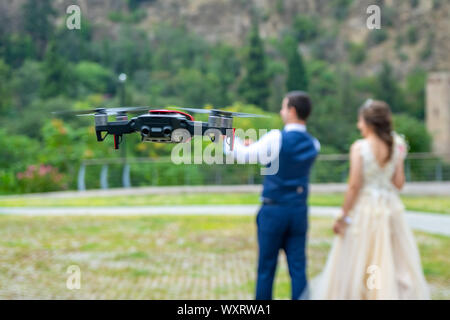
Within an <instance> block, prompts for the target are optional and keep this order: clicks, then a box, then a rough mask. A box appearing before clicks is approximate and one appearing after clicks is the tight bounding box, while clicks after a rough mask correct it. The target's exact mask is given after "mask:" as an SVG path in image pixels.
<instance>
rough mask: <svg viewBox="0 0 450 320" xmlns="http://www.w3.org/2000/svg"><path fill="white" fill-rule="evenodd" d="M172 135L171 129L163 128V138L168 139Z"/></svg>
mask: <svg viewBox="0 0 450 320" xmlns="http://www.w3.org/2000/svg"><path fill="white" fill-rule="evenodd" d="M171 133H172V127H164V128H163V134H164V136H165V137H170V135H171Z"/></svg>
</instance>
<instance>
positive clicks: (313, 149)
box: [228, 91, 320, 300]
mask: <svg viewBox="0 0 450 320" xmlns="http://www.w3.org/2000/svg"><path fill="white" fill-rule="evenodd" d="M311 110H312V104H311V101H310V98H309V96H308V95H307V94H306V93H305V92H302V91H293V92H290V93H288V94H287V95H286V96H285V98H284V99H283V103H282V108H281V111H280V115H281V118H282V119H283V122H284V123H285V127H284V129H283V130H282V131H280V130H271V131H270V132H269V133H267V134H266V135H264V136H263V137H262V138H261V139H260V140H258V141H257V142H255V143H248V142H245V143H242V142H241V141H240V140H239V139H238V138H236V141H235V146H234V150H233V151H232V152H233V154H234V157H235V158H241V159H242V158H244V159H245V158H246V159H248V158H250V157H256V158H257V159H258V161H259V162H260V163H262V164H264V165H268V167H273V166H274V163H276V166H275V168H276V169H277V170H272V171H273V172H272V174H268V175H266V176H265V179H264V184H263V192H262V197H261V201H262V206H261V208H260V210H259V212H258V214H257V217H256V224H257V229H258V247H259V252H258V253H259V254H258V278H257V284H256V299H257V300H270V299H272V291H273V280H274V276H275V271H276V267H277V260H278V253H279V250H280V249H283V250H284V251H285V253H286V257H287V263H288V267H289V274H290V277H291V289H292V290H291V291H292V299H293V300H294V299H295V300H296V299H303V298H307V280H306V237H307V230H308V205H307V197H308V187H309V174H310V170H311V167H312V165H313V163H314V160H315V159H316V156H317V154H318V152H319V150H320V144H319V142H318V141H317V139H315V138H314V137H312V136H311V135H310V134H308V132H307V131H306V120H307V119H308V117H309V115H310V113H311ZM269 149H270V150H269ZM228 153H230V151H229V150H228ZM267 154H269V156H267Z"/></svg>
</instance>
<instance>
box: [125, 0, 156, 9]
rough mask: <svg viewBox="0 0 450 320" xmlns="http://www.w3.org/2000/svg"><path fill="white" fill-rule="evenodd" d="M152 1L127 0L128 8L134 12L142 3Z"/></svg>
mask: <svg viewBox="0 0 450 320" xmlns="http://www.w3.org/2000/svg"><path fill="white" fill-rule="evenodd" d="M154 1H155V0H127V2H128V8H130V10H136V9H137V8H138V7H139V6H140V5H141V4H142V3H145V2H147V3H151V2H154Z"/></svg>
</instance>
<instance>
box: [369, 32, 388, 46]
mask: <svg viewBox="0 0 450 320" xmlns="http://www.w3.org/2000/svg"><path fill="white" fill-rule="evenodd" d="M387 39H388V32H387V31H386V30H385V29H376V30H371V31H370V32H369V36H368V39H367V43H368V45H369V46H377V45H379V44H381V43H383V42H384V41H386V40H387Z"/></svg>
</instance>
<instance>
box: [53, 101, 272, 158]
mask: <svg viewBox="0 0 450 320" xmlns="http://www.w3.org/2000/svg"><path fill="white" fill-rule="evenodd" d="M176 108H177V109H181V110H185V111H188V112H193V113H207V114H209V116H208V122H201V121H195V119H194V117H193V116H192V115H190V114H188V113H186V112H182V111H178V110H170V109H152V108H149V107H122V108H96V109H91V110H81V111H56V112H53V114H55V115H67V114H69V115H76V116H93V117H94V123H95V133H96V136H97V141H99V142H101V141H104V140H105V138H106V137H107V136H108V135H113V136H114V149H119V145H120V144H121V143H122V141H123V136H124V135H126V134H131V133H135V132H138V133H140V135H141V141H145V142H158V143H184V142H188V141H189V140H190V139H191V137H193V136H199V135H201V136H205V135H206V136H209V137H210V139H211V141H212V142H218V141H219V138H220V136H225V137H226V140H225V141H226V143H227V144H228V145H229V146H230V148H231V150H233V145H234V133H235V128H233V118H234V117H240V118H253V117H266V116H264V115H258V114H251V113H242V112H230V111H224V110H218V109H195V108H179V107H176ZM143 111H147V113H145V114H141V115H138V116H136V117H133V118H131V119H128V113H142V112H143ZM109 116H114V117H115V121H108V117H109ZM105 132H106V134H104V133H105Z"/></svg>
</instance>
